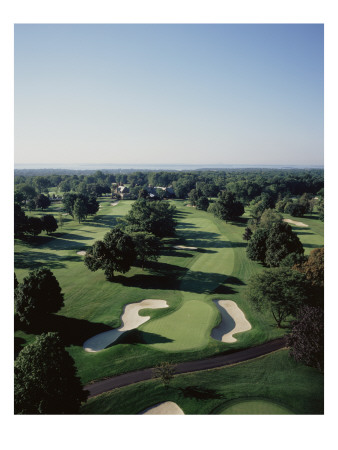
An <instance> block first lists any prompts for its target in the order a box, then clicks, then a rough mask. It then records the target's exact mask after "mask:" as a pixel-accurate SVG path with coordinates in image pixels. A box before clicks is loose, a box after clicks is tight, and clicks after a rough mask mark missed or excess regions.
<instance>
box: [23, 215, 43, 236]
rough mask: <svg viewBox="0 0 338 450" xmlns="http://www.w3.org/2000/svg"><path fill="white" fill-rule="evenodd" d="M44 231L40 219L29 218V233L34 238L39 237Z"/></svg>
mask: <svg viewBox="0 0 338 450" xmlns="http://www.w3.org/2000/svg"><path fill="white" fill-rule="evenodd" d="M42 230H43V224H42V221H41V219H40V218H39V217H28V219H27V230H26V231H27V232H28V233H30V234H31V235H32V236H38V235H39V234H41V232H42Z"/></svg>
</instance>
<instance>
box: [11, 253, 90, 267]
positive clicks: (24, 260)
mask: <svg viewBox="0 0 338 450" xmlns="http://www.w3.org/2000/svg"><path fill="white" fill-rule="evenodd" d="M64 259H67V261H69V260H70V259H71V260H74V261H80V260H81V258H80V256H77V255H75V256H74V257H66V258H63V257H60V256H57V255H56V254H55V253H46V252H36V251H35V252H34V251H28V252H17V253H15V254H14V262H15V264H14V265H15V268H16V269H31V270H33V269H37V268H39V267H48V268H49V269H62V268H65V267H66V265H65V264H64V263H63V262H62V261H63V260H64Z"/></svg>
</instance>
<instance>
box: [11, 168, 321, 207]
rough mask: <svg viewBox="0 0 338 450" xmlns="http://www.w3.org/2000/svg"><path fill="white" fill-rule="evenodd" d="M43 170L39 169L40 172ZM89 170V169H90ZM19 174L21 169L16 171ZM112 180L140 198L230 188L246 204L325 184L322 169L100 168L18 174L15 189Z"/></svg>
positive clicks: (93, 186) (85, 187)
mask: <svg viewBox="0 0 338 450" xmlns="http://www.w3.org/2000/svg"><path fill="white" fill-rule="evenodd" d="M37 172H39V171H37ZM88 172H89V171H88ZM16 173H18V171H16ZM112 183H117V184H119V185H121V184H122V185H128V186H129V189H130V193H131V197H133V196H134V197H135V198H137V197H138V193H139V191H140V189H141V188H145V187H148V186H154V187H156V186H160V187H172V188H173V191H174V194H175V197H177V198H187V197H188V194H189V192H190V191H191V190H192V189H200V190H201V192H203V195H205V196H206V197H209V198H210V197H216V196H217V195H218V194H219V192H221V191H223V190H227V191H230V192H232V193H233V194H235V196H236V198H237V199H238V200H240V201H241V202H243V203H244V204H249V203H250V202H251V201H252V200H253V199H255V198H256V197H259V196H260V195H261V194H263V193H267V194H269V196H272V197H275V200H276V201H277V198H278V196H279V197H284V196H287V195H290V196H300V195H302V194H303V193H305V192H306V193H309V194H313V195H315V194H317V193H318V192H319V191H320V190H321V189H322V188H323V187H324V171H323V170H322V169H310V170H305V169H303V170H302V169H289V170H281V169H278V170H277V169H246V170H243V169H242V170H227V171H225V170H210V171H180V172H179V171H172V172H171V171H158V172H155V171H153V172H150V171H136V172H131V173H112V172H111V171H109V173H107V172H106V171H103V170H102V171H101V170H98V171H96V172H94V171H92V172H91V173H89V174H87V175H84V174H81V175H78V174H69V175H68V174H67V175H65V174H61V173H60V174H55V173H53V174H51V175H44V176H42V175H38V176H33V175H26V176H25V175H16V176H15V190H16V191H22V190H23V191H24V190H25V189H26V190H27V191H29V188H28V187H27V186H29V187H30V188H33V189H34V190H35V192H36V194H38V193H42V192H45V193H46V192H48V190H49V189H50V188H55V190H56V191H57V192H59V193H65V192H78V193H86V194H92V195H96V196H99V195H102V194H104V193H110V192H111V187H112Z"/></svg>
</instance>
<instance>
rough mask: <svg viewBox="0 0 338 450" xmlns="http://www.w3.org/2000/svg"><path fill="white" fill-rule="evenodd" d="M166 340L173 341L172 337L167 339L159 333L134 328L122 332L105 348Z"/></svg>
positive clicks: (158, 342)
mask: <svg viewBox="0 0 338 450" xmlns="http://www.w3.org/2000/svg"><path fill="white" fill-rule="evenodd" d="M168 342H173V339H168V338H166V337H164V336H162V335H160V334H156V333H148V332H146V331H140V330H138V329H134V330H130V331H126V332H125V333H123V334H122V335H121V336H120V337H119V338H118V339H117V340H116V341H115V342H113V343H112V344H110V345H108V347H106V348H109V347H112V346H114V345H117V344H131V345H136V344H165V343H168Z"/></svg>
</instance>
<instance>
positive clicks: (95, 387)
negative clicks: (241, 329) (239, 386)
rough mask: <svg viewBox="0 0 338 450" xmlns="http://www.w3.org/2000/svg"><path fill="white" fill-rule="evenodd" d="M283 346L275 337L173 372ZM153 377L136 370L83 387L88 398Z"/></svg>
mask: <svg viewBox="0 0 338 450" xmlns="http://www.w3.org/2000/svg"><path fill="white" fill-rule="evenodd" d="M284 347H285V340H284V338H279V339H275V340H273V341H270V342H266V343H265V344H261V345H257V346H256V347H250V348H246V349H245V350H239V351H234V352H233V353H228V354H226V355H219V356H213V357H210V358H206V359H200V360H197V361H187V362H183V363H179V364H177V365H176V371H175V374H178V373H188V372H196V371H198V370H207V369H215V368H216V367H222V366H229V365H231V364H236V363H239V362H244V361H248V360H250V359H253V358H257V357H259V356H263V355H267V354H268V353H272V352H274V351H276V350H279V349H281V348H284ZM152 377H153V369H144V370H136V371H134V372H129V373H124V374H122V375H117V376H115V377H111V378H107V379H105V380H101V381H95V382H94V383H91V384H88V385H86V386H85V387H84V389H86V390H88V391H89V398H91V397H95V396H96V395H99V394H103V393H104V392H108V391H111V390H112V389H116V388H120V387H123V386H128V385H129V384H133V383H138V382H139V381H145V380H150V379H151V378H152Z"/></svg>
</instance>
